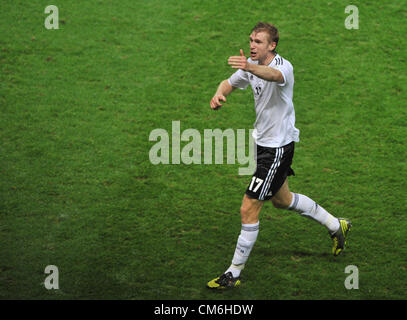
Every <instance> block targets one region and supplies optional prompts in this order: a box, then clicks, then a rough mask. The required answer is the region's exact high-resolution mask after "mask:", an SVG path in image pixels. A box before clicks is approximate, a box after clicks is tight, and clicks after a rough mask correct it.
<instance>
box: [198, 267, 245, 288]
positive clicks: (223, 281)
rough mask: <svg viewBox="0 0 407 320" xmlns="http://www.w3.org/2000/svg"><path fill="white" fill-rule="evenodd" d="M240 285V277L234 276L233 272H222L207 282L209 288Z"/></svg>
mask: <svg viewBox="0 0 407 320" xmlns="http://www.w3.org/2000/svg"><path fill="white" fill-rule="evenodd" d="M239 285H240V277H237V278H233V275H232V272H230V271H229V272H227V273H224V274H222V275H221V276H220V277H217V278H215V279H213V280H211V281H209V282H208V283H207V284H206V287H207V288H209V289H226V288H234V287H237V286H239Z"/></svg>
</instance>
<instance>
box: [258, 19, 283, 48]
mask: <svg viewBox="0 0 407 320" xmlns="http://www.w3.org/2000/svg"><path fill="white" fill-rule="evenodd" d="M261 31H264V32H266V33H267V34H268V38H269V43H272V42H275V43H276V48H277V44H278V40H279V39H280V36H279V34H278V29H277V28H276V27H275V26H274V25H272V24H271V23H267V22H258V23H257V24H256V25H255V26H254V27H253V29H252V31H251V32H261ZM276 48H274V50H273V52H274V51H275V50H276Z"/></svg>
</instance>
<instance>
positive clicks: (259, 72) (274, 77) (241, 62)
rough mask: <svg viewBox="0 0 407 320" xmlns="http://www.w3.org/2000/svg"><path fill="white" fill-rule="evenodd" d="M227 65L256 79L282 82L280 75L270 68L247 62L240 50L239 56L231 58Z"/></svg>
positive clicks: (282, 78)
mask: <svg viewBox="0 0 407 320" xmlns="http://www.w3.org/2000/svg"><path fill="white" fill-rule="evenodd" d="M228 63H229V65H230V66H231V67H232V68H233V69H242V70H244V71H248V72H250V73H252V74H254V75H255V76H256V77H259V78H262V79H264V80H267V81H275V82H278V83H283V82H284V77H283V75H282V73H281V72H280V71H279V70H277V69H275V68H272V67H269V66H264V65H259V64H253V63H249V62H247V58H246V57H245V56H244V54H243V50H242V49H240V56H231V57H229V59H228Z"/></svg>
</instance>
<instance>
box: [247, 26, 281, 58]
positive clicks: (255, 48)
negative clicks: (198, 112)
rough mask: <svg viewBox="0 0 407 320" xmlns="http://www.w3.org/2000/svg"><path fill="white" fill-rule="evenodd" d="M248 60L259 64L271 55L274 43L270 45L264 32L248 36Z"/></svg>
mask: <svg viewBox="0 0 407 320" xmlns="http://www.w3.org/2000/svg"><path fill="white" fill-rule="evenodd" d="M249 39H250V58H251V59H252V60H254V61H256V60H258V61H259V63H262V62H265V61H266V60H267V59H268V58H269V57H271V56H272V55H273V54H272V53H271V51H272V50H273V49H274V47H275V42H272V43H270V42H269V40H268V35H267V33H266V32H263V31H260V32H254V31H253V32H252V34H251V35H250V38H249Z"/></svg>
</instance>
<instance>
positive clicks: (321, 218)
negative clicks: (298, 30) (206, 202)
mask: <svg viewBox="0 0 407 320" xmlns="http://www.w3.org/2000/svg"><path fill="white" fill-rule="evenodd" d="M278 40H279V34H278V30H277V28H276V27H275V26H273V25H272V24H269V23H263V22H259V23H257V24H256V26H255V27H254V28H253V29H252V31H251V34H250V58H248V59H247V58H246V57H245V56H244V53H243V50H242V49H240V56H232V57H229V59H228V63H229V65H230V66H231V67H232V68H233V69H238V70H237V71H236V72H235V73H234V74H232V76H231V77H230V78H229V79H227V80H223V81H222V82H221V83H220V85H219V87H218V89H217V91H216V93H215V95H214V96H213V98H212V100H211V101H210V106H211V108H212V109H213V110H218V109H219V108H220V107H222V102H226V97H227V96H228V95H229V94H230V93H231V92H232V91H233V90H235V89H236V88H239V89H246V88H247V86H248V85H250V86H251V87H252V89H253V95H254V102H255V109H256V121H255V123H254V130H253V138H254V141H255V144H256V150H257V151H256V164H257V165H256V171H255V172H254V174H253V177H252V179H251V180H250V182H249V185H248V187H247V189H246V192H245V194H244V197H243V201H242V205H241V208H240V214H241V222H242V228H241V231H240V235H239V237H238V239H237V244H236V249H235V253H234V256H233V259H232V263H231V265H230V266H229V268H228V269H227V270H226V271H225V272H224V273H223V274H222V275H221V276H219V277H216V278H215V279H213V280H211V281H209V282H208V283H207V287H208V288H211V289H223V288H227V287H236V286H238V285H239V284H240V273H241V271H242V270H243V268H244V266H245V263H246V261H247V259H248V257H249V255H250V251H251V250H252V248H253V246H254V244H255V242H256V239H257V235H258V233H259V213H260V210H261V208H262V206H263V204H264V202H265V201H267V200H271V202H272V203H273V205H274V207H276V208H280V209H288V210H292V211H295V212H297V213H299V214H300V215H302V216H304V217H307V218H311V219H313V220H315V221H317V222H319V223H320V224H322V225H323V226H325V227H326V228H327V229H328V232H329V234H330V236H331V238H332V239H333V248H332V253H333V255H334V256H337V255H339V254H340V253H341V252H342V250H344V248H345V243H346V242H345V240H346V237H347V234H348V231H349V230H350V228H351V223H350V221H349V220H347V219H344V218H336V217H334V216H333V215H331V214H330V213H329V212H328V211H326V210H325V209H324V208H323V207H321V206H320V205H318V204H317V203H316V202H315V201H314V200H312V199H310V198H309V197H307V196H305V195H303V194H299V193H293V192H291V191H290V189H289V187H288V182H287V177H288V176H290V175H294V171H293V170H292V168H291V163H292V159H293V156H294V143H295V142H299V130H298V129H297V128H296V127H295V112H294V105H293V101H292V99H293V88H294V73H293V66H292V65H291V63H290V62H289V61H288V60H286V59H284V58H283V57H281V56H280V55H279V54H278V53H277V52H276V47H277V44H278Z"/></svg>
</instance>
